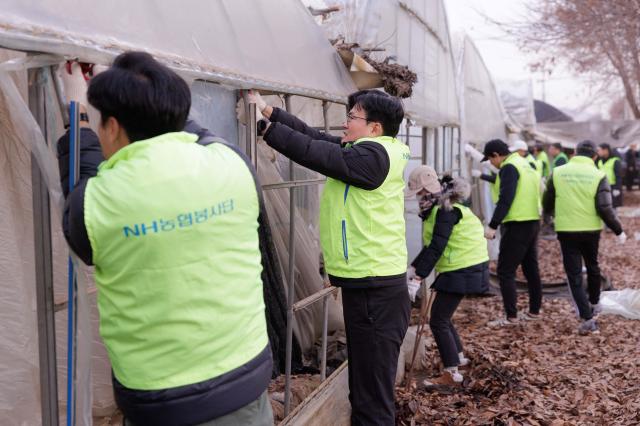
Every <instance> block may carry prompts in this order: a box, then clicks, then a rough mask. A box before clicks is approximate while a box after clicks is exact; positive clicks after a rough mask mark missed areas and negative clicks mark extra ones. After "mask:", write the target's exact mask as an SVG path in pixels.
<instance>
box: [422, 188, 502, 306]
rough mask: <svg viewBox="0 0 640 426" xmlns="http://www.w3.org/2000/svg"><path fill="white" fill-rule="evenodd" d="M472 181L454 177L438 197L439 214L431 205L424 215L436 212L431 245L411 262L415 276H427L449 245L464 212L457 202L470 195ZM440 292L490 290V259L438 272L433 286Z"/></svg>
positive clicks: (424, 248)
mask: <svg viewBox="0 0 640 426" xmlns="http://www.w3.org/2000/svg"><path fill="white" fill-rule="evenodd" d="M469 193H470V187H469V184H468V183H467V182H466V181H465V180H463V179H461V178H456V179H454V180H453V181H452V182H451V184H450V185H448V188H445V191H444V192H443V194H442V196H441V197H440V198H439V200H438V205H439V206H440V208H438V210H437V213H434V209H433V208H431V209H430V210H427V211H426V212H423V213H422V214H421V216H422V218H423V220H427V219H428V218H429V217H430V216H431V215H432V214H436V218H435V224H434V227H433V236H432V237H431V242H430V243H429V245H428V246H424V247H423V248H422V250H421V251H420V253H419V254H418V256H417V257H416V258H415V259H414V261H413V262H412V263H411V266H413V267H414V268H415V269H416V275H418V276H420V277H426V276H428V275H429V274H430V273H431V271H432V270H433V268H434V267H435V265H436V263H437V262H438V260H439V259H440V257H441V256H442V254H443V252H444V249H445V248H446V247H447V244H448V242H449V238H450V237H451V234H452V233H453V229H454V227H455V226H456V225H457V224H458V223H459V222H460V219H462V212H461V211H460V209H459V208H458V207H456V206H455V205H454V203H461V202H463V201H465V200H466V199H467V198H468V197H469ZM432 287H433V288H435V289H436V290H437V291H441V292H446V293H457V294H482V293H486V292H487V291H489V267H488V262H483V263H479V264H477V265H472V266H469V267H466V268H461V269H458V270H455V271H449V272H443V273H441V274H439V275H438V277H437V278H436V280H435V282H434V283H433V285H432Z"/></svg>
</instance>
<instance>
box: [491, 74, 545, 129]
mask: <svg viewBox="0 0 640 426" xmlns="http://www.w3.org/2000/svg"><path fill="white" fill-rule="evenodd" d="M498 91H499V92H500V99H501V100H502V105H503V106H504V108H505V110H506V112H507V115H508V116H509V118H510V120H509V121H510V123H513V124H515V125H516V126H518V127H520V128H524V129H527V130H532V129H535V126H536V115H535V110H534V108H533V86H532V85H531V80H502V81H499V82H498Z"/></svg>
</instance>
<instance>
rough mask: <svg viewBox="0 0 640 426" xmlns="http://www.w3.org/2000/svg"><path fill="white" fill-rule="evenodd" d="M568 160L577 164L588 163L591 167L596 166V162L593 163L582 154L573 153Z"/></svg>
mask: <svg viewBox="0 0 640 426" xmlns="http://www.w3.org/2000/svg"><path fill="white" fill-rule="evenodd" d="M569 162H570V163H577V164H590V165H592V166H593V167H595V166H596V163H594V162H593V160H592V159H591V158H589V157H585V156H584V155H574V156H573V158H572V159H571V160H569Z"/></svg>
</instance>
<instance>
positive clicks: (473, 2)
mask: <svg viewBox="0 0 640 426" xmlns="http://www.w3.org/2000/svg"><path fill="white" fill-rule="evenodd" d="M444 1H445V5H446V8H447V14H448V18H449V25H450V31H451V32H452V34H453V33H455V32H459V31H464V32H466V33H467V34H468V35H469V36H470V37H471V38H472V39H473V40H474V42H475V44H476V46H477V47H478V50H479V51H480V54H481V55H482V57H483V58H484V61H485V63H486V65H487V68H489V71H490V72H491V74H492V75H493V77H494V80H495V81H496V83H497V84H498V85H499V83H500V80H503V79H511V80H517V79H528V78H531V79H532V82H533V88H534V96H535V97H536V98H538V99H542V98H543V95H542V87H543V84H542V81H541V80H542V74H541V73H539V72H538V73H535V74H533V73H531V71H530V69H529V64H530V63H532V62H534V61H535V59H536V58H535V57H531V56H527V55H526V54H524V53H522V52H521V51H520V50H519V49H518V47H517V45H516V44H515V42H514V41H513V40H510V39H509V38H508V37H507V36H505V34H504V33H503V32H502V30H501V29H500V28H499V27H497V26H496V25H495V24H493V23H492V22H489V21H488V20H487V18H486V16H489V17H491V19H494V20H496V21H499V22H522V21H523V19H524V15H525V5H526V4H527V3H531V2H536V1H537V0H444ZM544 86H545V97H546V100H547V102H549V103H551V104H553V105H554V106H557V107H559V108H561V109H571V110H574V109H587V110H588V111H589V112H591V113H598V112H601V113H603V114H606V112H607V111H608V107H609V100H603V99H599V103H598V104H596V103H595V102H594V93H595V91H596V90H595V89H591V88H590V87H589V84H588V79H587V78H586V77H581V76H579V75H576V74H575V73H573V72H571V71H570V70H567V69H566V68H564V67H558V68H556V69H555V70H554V71H553V72H552V74H551V76H550V77H548V78H547V79H546V82H545V84H544Z"/></svg>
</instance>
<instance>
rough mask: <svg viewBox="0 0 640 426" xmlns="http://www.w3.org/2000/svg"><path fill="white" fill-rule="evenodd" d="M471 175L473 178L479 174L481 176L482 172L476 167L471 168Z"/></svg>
mask: <svg viewBox="0 0 640 426" xmlns="http://www.w3.org/2000/svg"><path fill="white" fill-rule="evenodd" d="M471 176H473V177H474V178H479V177H480V176H482V172H481V171H480V170H478V169H471Z"/></svg>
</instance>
